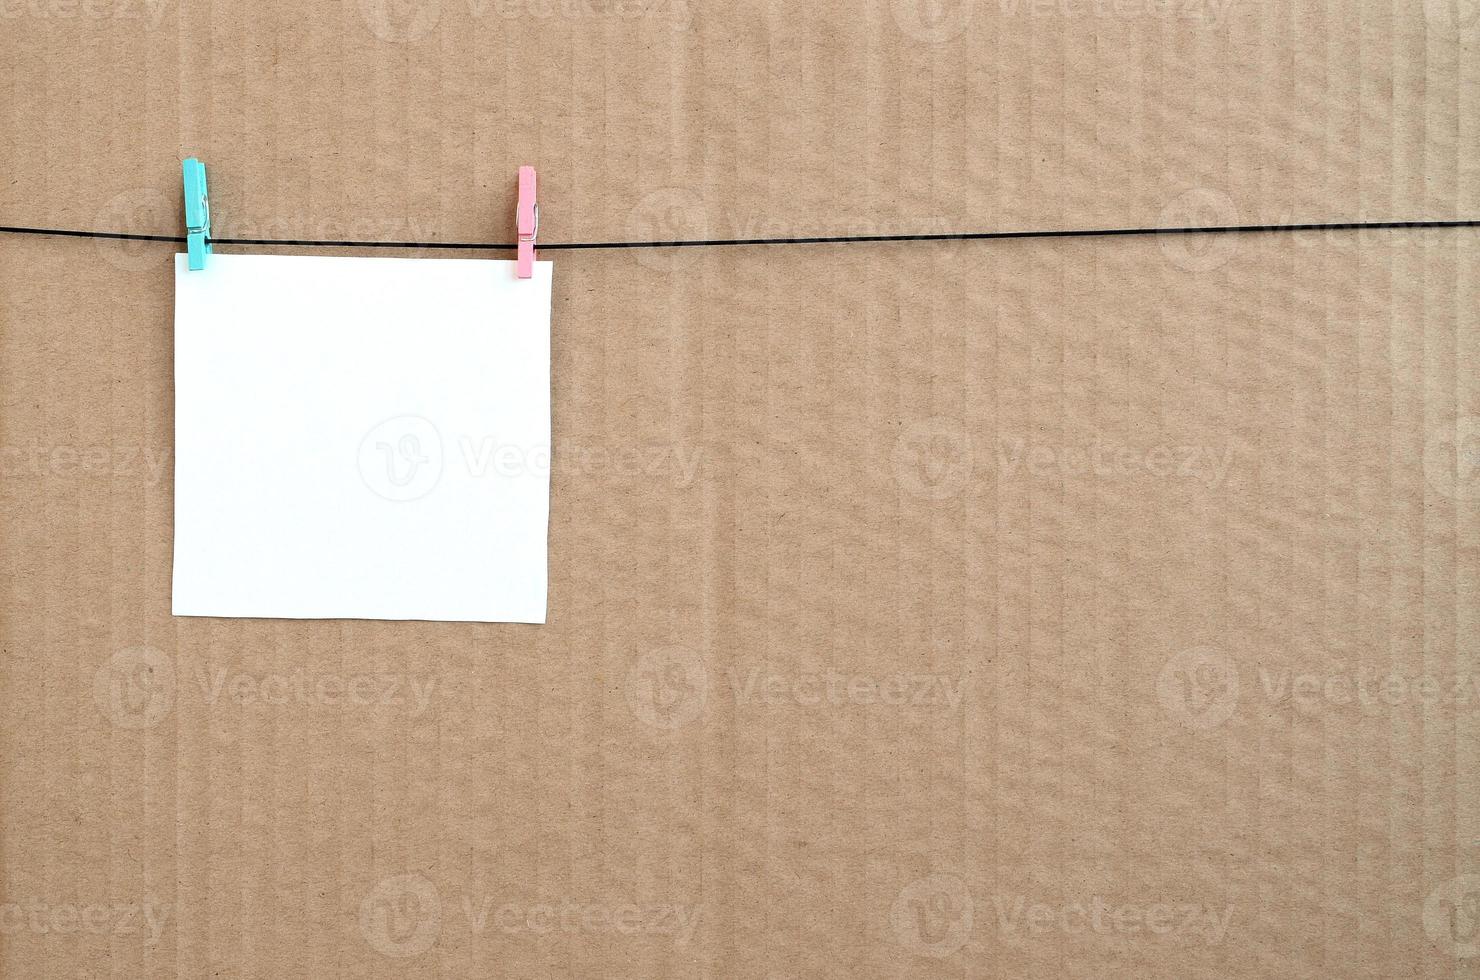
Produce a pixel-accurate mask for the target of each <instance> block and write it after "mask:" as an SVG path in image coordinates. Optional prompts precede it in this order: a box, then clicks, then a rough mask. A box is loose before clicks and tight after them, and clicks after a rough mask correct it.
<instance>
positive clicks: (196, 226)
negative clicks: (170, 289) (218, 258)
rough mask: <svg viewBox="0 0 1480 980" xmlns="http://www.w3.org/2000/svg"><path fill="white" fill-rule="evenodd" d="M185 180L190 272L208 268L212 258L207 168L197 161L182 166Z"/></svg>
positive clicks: (186, 243)
mask: <svg viewBox="0 0 1480 980" xmlns="http://www.w3.org/2000/svg"><path fill="white" fill-rule="evenodd" d="M180 169H181V171H182V172H183V174H184V177H185V248H186V251H187V252H189V265H190V268H191V269H195V270H199V269H204V268H205V267H206V256H207V255H210V254H211V196H210V193H209V192H208V191H207V190H206V165H205V164H203V163H201V162H200V161H199V160H197V159H196V158H195V157H190V158H189V159H187V160H186V161H185V162H184V163H182V164H180Z"/></svg>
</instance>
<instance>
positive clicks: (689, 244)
mask: <svg viewBox="0 0 1480 980" xmlns="http://www.w3.org/2000/svg"><path fill="white" fill-rule="evenodd" d="M1477 227H1480V220H1465V221H1337V222H1324V223H1312V224H1285V225H1211V226H1203V227H1195V226H1189V227H1181V228H1077V229H1063V230H1043V231H963V232H954V233H945V234H936V235H838V236H835V237H818V238H700V239H689V240H674V241H661V242H538V243H536V245H535V248H536V249H537V250H539V251H545V252H554V251H565V250H571V249H586V248H699V247H707V246H720V245H845V244H851V243H855V242H961V241H987V240H995V239H1009V238H1111V237H1123V236H1130V235H1235V234H1237V235H1243V234H1260V233H1270V232H1297V231H1376V230H1383V229H1395V228H1477ZM0 232H3V233H5V234H11V235H57V236H62V237H66V238H101V239H108V240H114V241H129V242H174V243H176V244H183V243H184V242H185V236H184V235H136V234H132V233H129V232H120V231H74V230H70V229H63V228H22V227H14V226H9V225H0ZM211 244H213V245H286V246H294V247H314V248H430V249H438V248H442V249H462V250H480V251H491V252H497V251H513V250H514V249H515V248H516V247H517V246H516V245H515V244H514V243H513V242H357V241H319V240H309V239H301V238H213V239H211Z"/></svg>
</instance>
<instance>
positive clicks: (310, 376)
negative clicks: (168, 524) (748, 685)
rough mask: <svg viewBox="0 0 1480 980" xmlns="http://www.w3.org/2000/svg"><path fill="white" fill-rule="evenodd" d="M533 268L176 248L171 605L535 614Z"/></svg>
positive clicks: (540, 362)
mask: <svg viewBox="0 0 1480 980" xmlns="http://www.w3.org/2000/svg"><path fill="white" fill-rule="evenodd" d="M550 280H551V263H549V262H537V263H535V267H534V278H533V279H525V280H520V279H516V278H515V276H514V263H513V262H509V261H493V260H483V259H388V258H346V257H338V256H313V257H298V256H278V255H220V254H216V255H212V256H211V257H210V258H209V260H208V261H207V262H206V268H205V269H203V270H200V271H195V272H191V271H189V270H188V269H187V268H186V265H185V256H184V255H177V256H176V257H175V453H176V459H175V569H174V600H173V606H174V613H175V615H177V616H263V617H286V618H294V619H335V618H352V619H426V620H473V621H480V622H515V623H543V622H544V621H545V590H546V537H547V530H548V524H549V502H550Z"/></svg>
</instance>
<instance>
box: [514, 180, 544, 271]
mask: <svg viewBox="0 0 1480 980" xmlns="http://www.w3.org/2000/svg"><path fill="white" fill-rule="evenodd" d="M514 224H515V225H516V226H517V227H516V229H515V230H516V231H517V232H518V233H519V262H518V265H517V266H516V267H515V275H517V276H518V277H519V278H520V279H528V278H530V277H531V276H533V275H534V237H535V235H537V234H539V231H540V206H539V204H538V203H536V202H535V199H534V168H533V167H520V168H519V207H518V209H517V210H516V211H515V212H514Z"/></svg>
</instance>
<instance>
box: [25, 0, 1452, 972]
mask: <svg viewBox="0 0 1480 980" xmlns="http://www.w3.org/2000/svg"><path fill="white" fill-rule="evenodd" d="M0 13H3V16H4V21H3V25H0V55H3V59H0V60H3V63H4V64H5V66H6V73H7V77H6V84H5V87H4V95H3V97H0V130H3V131H4V133H5V138H4V140H0V172H3V174H4V180H3V182H0V217H3V221H4V223H8V224H30V225H47V226H62V227H80V228H106V229H112V230H123V231H135V232H154V233H166V234H178V233H180V229H181V221H182V219H181V207H180V188H179V178H178V173H179V171H178V161H179V159H180V158H181V157H182V156H185V155H188V154H198V155H199V156H200V157H201V158H202V159H204V160H205V161H206V162H207V164H208V165H209V166H210V168H211V172H210V173H211V190H212V200H213V204H214V215H213V216H214V220H215V224H216V229H217V233H218V234H220V235H224V236H277V237H330V238H343V237H357V238H376V239H390V240H406V239H416V240H420V239H428V238H438V239H441V240H444V241H469V240H495V241H506V240H509V239H510V238H511V237H512V215H513V203H514V173H515V168H516V166H517V165H519V164H521V163H532V164H534V165H536V166H537V167H538V168H539V172H540V191H541V200H542V205H543V207H542V227H541V236H542V238H544V239H546V240H548V241H573V240H585V241H589V240H603V239H607V240H610V239H619V240H625V239H630V238H643V239H652V238H671V237H696V236H701V235H713V236H718V237H732V236H747V235H819V234H821V235H827V234H848V233H892V232H908V231H941V230H986V229H1014V228H1046V227H1089V226H1099V225H1133V224H1135V225H1151V224H1159V223H1164V224H1169V225H1185V224H1199V223H1207V224H1229V223H1235V222H1273V221H1323V220H1344V219H1355V218H1364V219H1369V220H1378V219H1409V218H1420V217H1422V218H1449V217H1456V216H1458V217H1475V216H1477V215H1480V151H1477V145H1480V143H1477V138H1480V84H1477V81H1480V57H1476V51H1477V45H1480V8H1477V7H1476V5H1475V4H1474V3H1473V2H1471V0H1462V2H1459V3H1452V2H1447V0H1433V2H1426V3H1417V2H1414V3H1407V4H1399V5H1395V6H1393V7H1391V8H1390V7H1389V6H1388V5H1385V4H1363V3H1356V2H1344V0H1333V2H1328V3H1326V4H1325V5H1324V6H1321V5H1317V6H1312V5H1309V4H1296V3H1290V2H1264V3H1254V2H1250V0H1226V2H1224V0H1219V2H1214V0H1175V2H1171V0H1166V2H1162V0H1156V2H1152V0H1103V2H1099V0H1069V2H1048V0H967V2H966V3H964V4H963V3H949V2H948V3H943V4H937V3H934V2H932V0H893V2H885V0H872V2H869V3H855V4H848V3H842V2H831V3H824V4H816V3H803V2H786V3H783V2H771V3H765V4H762V3H752V4H740V5H725V4H717V3H716V4H705V5H702V6H701V5H698V4H696V3H690V2H688V0H440V3H439V2H437V0H404V2H403V0H343V2H340V3H330V2H318V0H310V2H303V3H287V2H271V3H264V4H233V3H225V2H219V3H213V4H188V5H187V4H184V3H183V2H176V0H6V2H4V3H3V6H0ZM171 252H172V249H171V247H170V246H168V245H162V246H161V245H137V244H117V243H111V244H110V243H97V242H89V241H84V240H65V239H44V238H17V237H14V236H0V399H3V402H0V405H3V407H0V447H3V452H4V458H3V463H4V474H3V484H0V511H3V517H0V527H3V529H4V530H3V540H4V551H3V554H4V561H3V563H0V643H3V658H0V700H3V712H0V719H3V720H0V726H3V727H0V732H3V742H0V749H3V751H0V760H3V761H0V766H3V768H0V794H3V795H0V868H3V874H0V973H3V975H4V976H7V977H12V976H13V977H76V976H114V977H139V976H182V977H203V976H221V977H263V978H271V977H284V976H312V977H325V976H343V977H351V976H353V977H361V976H364V977H372V976H373V977H402V976H414V977H433V976H440V977H462V976H495V975H496V976H545V975H552V976H561V975H569V976H630V977H652V976H685V977H687V976H710V977H802V976H821V975H844V976H855V977H900V976H942V977H948V976H949V977H958V976H973V977H1054V976H1060V975H1074V976H1135V977H1145V976H1157V977H1187V976H1194V975H1202V976H1230V977H1254V976H1344V977H1357V976H1367V977H1392V976H1424V977H1451V976H1474V975H1475V970H1476V967H1477V963H1480V958H1476V957H1475V954H1476V953H1477V952H1480V908H1477V906H1480V877H1477V876H1480V794H1477V782H1480V777H1477V772H1480V743H1477V738H1476V735H1477V705H1480V689H1477V672H1480V667H1477V663H1476V645H1475V643H1476V641H1475V638H1476V636H1477V635H1480V629H1477V626H1480V623H1477V620H1480V606H1477V600H1476V597H1477V579H1480V550H1477V546H1480V521H1477V511H1476V505H1477V500H1480V461H1477V458H1476V453H1477V451H1480V384H1477V381H1476V371H1475V365H1476V363H1477V354H1480V313H1477V309H1480V303H1477V300H1480V294H1477V285H1476V283H1477V281H1480V275H1477V273H1480V236H1477V235H1476V234H1474V233H1473V231H1458V232H1456V231H1426V232H1414V231H1408V232H1403V231H1399V232H1381V233H1361V234H1358V233H1342V234H1332V235H1325V234H1305V235H1294V236H1290V235H1281V236H1269V237H1245V238H1231V237H1227V238H1220V239H1217V240H1203V241H1199V240H1196V239H1178V240H1173V241H1167V242H1160V241H1157V240H1156V239H1113V240H1099V241H1072V242H1068V241H1042V242H1019V243H977V244H959V245H931V246H927V245H901V246H856V245H850V246H815V247H794V248H745V249H727V250H719V249H710V250H703V251H700V250H689V251H685V252H682V253H665V252H641V253H638V252H627V251H612V252H578V253H546V255H545V257H547V258H554V259H555V260H556V263H557V264H556V270H555V280H556V296H555V308H554V352H555V353H554V429H555V433H556V439H555V442H556V445H555V461H554V481H553V492H552V520H551V568H550V573H551V596H550V622H549V625H548V626H545V627H542V628H533V627H518V626H497V625H487V626H483V625H463V624H437V623H373V622H275V621H249V620H248V621H244V620H190V619H173V618H171V616H170V614H169V608H170V604H169V585H170V553H171V499H170V496H171V425H172V412H173V403H172V397H171V367H172V355H171V313H170V311H171V288H172V287H171V275H170V262H171V258H170V255H171ZM393 254H394V253H393ZM421 254H425V255H429V256H435V255H437V254H439V253H437V252H436V251H434V250H427V251H424V252H423V253H421ZM414 329H415V327H414V324H408V331H414ZM242 409H243V411H250V410H251V406H249V405H244V406H243V407H242ZM263 465H267V466H270V465H272V461H271V460H265V461H263Z"/></svg>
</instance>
